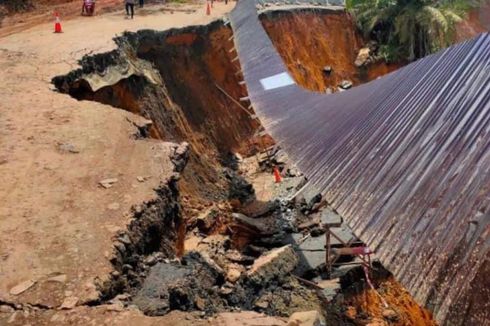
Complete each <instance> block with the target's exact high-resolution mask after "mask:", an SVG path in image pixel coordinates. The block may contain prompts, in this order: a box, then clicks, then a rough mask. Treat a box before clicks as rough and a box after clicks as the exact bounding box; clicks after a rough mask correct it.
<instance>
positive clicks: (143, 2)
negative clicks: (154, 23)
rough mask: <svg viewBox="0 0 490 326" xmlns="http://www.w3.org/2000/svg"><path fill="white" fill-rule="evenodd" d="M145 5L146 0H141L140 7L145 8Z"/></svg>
mask: <svg viewBox="0 0 490 326" xmlns="http://www.w3.org/2000/svg"><path fill="white" fill-rule="evenodd" d="M144 5H145V0H140V8H143V6H144Z"/></svg>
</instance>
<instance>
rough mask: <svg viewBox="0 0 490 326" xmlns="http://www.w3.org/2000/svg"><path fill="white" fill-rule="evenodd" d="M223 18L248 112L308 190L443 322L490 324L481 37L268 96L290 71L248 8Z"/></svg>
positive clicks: (489, 47)
mask: <svg viewBox="0 0 490 326" xmlns="http://www.w3.org/2000/svg"><path fill="white" fill-rule="evenodd" d="M230 21H231V25H232V28H233V31H234V42H235V47H236V49H237V52H238V55H239V59H240V64H241V67H242V70H243V74H244V79H245V82H246V86H247V89H248V92H249V97H250V100H251V102H252V104H253V107H254V109H255V111H256V113H257V114H258V116H259V117H260V118H261V121H262V123H263V124H264V126H265V127H266V129H267V130H268V131H269V132H270V133H271V134H272V135H273V137H274V138H275V139H276V140H277V141H278V142H279V144H280V145H281V146H282V147H283V148H284V149H285V150H286V152H287V153H288V154H289V156H290V157H291V158H292V159H293V160H294V161H295V163H296V164H297V165H298V167H299V168H300V169H301V170H302V171H303V172H304V173H305V175H306V176H308V178H309V184H310V186H314V187H317V188H318V189H320V190H321V191H322V193H324V194H325V196H326V198H327V200H328V201H329V202H330V203H331V205H332V206H333V207H334V208H336V209H337V210H338V211H339V213H340V214H341V215H343V217H344V218H345V219H346V221H347V222H348V224H349V226H350V227H351V228H352V229H353V230H354V232H355V234H356V235H357V236H358V237H360V239H362V240H363V241H364V242H366V243H367V244H368V245H369V246H370V248H371V249H372V250H375V251H376V252H377V254H378V256H379V257H380V260H381V262H382V263H383V265H384V266H385V267H386V268H387V269H389V270H390V271H391V272H392V273H393V274H394V275H395V277H396V278H397V279H398V280H399V281H400V282H401V283H402V284H403V285H404V286H405V287H406V288H407V289H408V290H409V291H410V293H411V294H412V295H413V296H414V297H415V299H416V300H417V301H418V302H419V303H420V304H422V305H424V306H426V307H428V308H429V309H430V310H431V311H433V313H434V316H435V318H436V319H437V320H438V321H439V322H440V323H441V324H447V325H488V324H490V316H489V314H490V306H489V305H490V303H489V301H490V295H489V291H490V284H489V283H490V277H489V276H488V275H489V274H488V273H489V272H490V264H489V257H490V253H489V246H490V241H489V233H490V36H489V35H488V34H483V35H481V36H479V37H477V38H475V39H473V40H470V41H467V42H464V43H461V44H458V45H456V46H453V47H451V48H448V49H446V50H444V51H441V52H439V53H437V54H434V55H431V56H428V57H426V58H423V59H421V60H418V61H416V62H414V63H412V64H410V65H408V66H406V67H404V68H402V69H399V70H397V71H396V72H393V73H391V74H388V75H386V76H384V77H382V78H379V79H377V80H375V81H372V82H370V83H367V84H364V85H361V86H358V87H354V88H352V89H350V90H348V91H345V92H342V93H335V94H331V95H326V94H320V93H313V92H309V91H307V90H304V89H302V88H300V87H299V86H297V85H296V84H294V83H293V84H289V83H287V82H280V83H278V84H277V85H279V87H272V88H268V89H265V88H264V86H263V85H264V83H263V82H262V83H261V81H263V80H264V79H265V80H267V81H270V80H271V79H267V78H271V77H273V76H282V77H281V80H284V79H283V78H284V73H288V70H287V68H286V66H285V64H284V63H283V62H282V60H281V58H280V56H279V55H278V53H277V52H276V50H275V48H274V46H273V44H272V43H271V41H270V39H269V37H268V36H267V34H266V32H265V31H264V29H263V27H262V25H261V24H260V22H259V20H258V17H257V11H256V8H255V1H252V0H240V1H239V2H238V3H237V6H236V7H235V9H234V10H233V11H232V13H231V14H230ZM312 28H314V27H312ZM272 80H274V79H272ZM286 80H287V78H286Z"/></svg>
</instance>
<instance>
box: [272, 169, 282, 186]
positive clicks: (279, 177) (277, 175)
mask: <svg viewBox="0 0 490 326" xmlns="http://www.w3.org/2000/svg"><path fill="white" fill-rule="evenodd" d="M274 178H275V179H276V183H281V179H282V178H281V174H280V173H279V170H278V169H277V166H275V167H274Z"/></svg>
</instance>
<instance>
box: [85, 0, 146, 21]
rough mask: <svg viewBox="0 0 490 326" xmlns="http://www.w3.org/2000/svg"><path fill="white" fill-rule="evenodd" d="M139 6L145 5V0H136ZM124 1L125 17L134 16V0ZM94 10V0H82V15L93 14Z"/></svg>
mask: <svg viewBox="0 0 490 326" xmlns="http://www.w3.org/2000/svg"><path fill="white" fill-rule="evenodd" d="M138 1H139V5H140V8H143V6H144V5H145V0H138ZM125 3H126V17H128V18H129V17H131V19H133V17H134V5H135V3H136V0H125ZM94 11H95V0H83V5H82V15H84V14H85V15H90V16H91V15H93V14H94Z"/></svg>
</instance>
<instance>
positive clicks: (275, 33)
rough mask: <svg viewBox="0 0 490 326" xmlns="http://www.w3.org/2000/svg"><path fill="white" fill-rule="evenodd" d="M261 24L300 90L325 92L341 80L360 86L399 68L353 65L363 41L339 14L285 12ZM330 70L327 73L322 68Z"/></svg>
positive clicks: (271, 14) (270, 15) (272, 14)
mask: <svg viewBox="0 0 490 326" xmlns="http://www.w3.org/2000/svg"><path fill="white" fill-rule="evenodd" d="M261 20H262V24H263V26H264V28H265V30H266V32H267V33H268V35H269V37H270V38H271V40H272V42H273V44H274V45H275V47H276V49H277V51H278V52H279V54H280V55H281V57H282V59H283V60H284V62H285V63H286V65H287V67H288V69H289V71H290V73H291V75H292V76H293V78H294V79H295V81H296V82H297V83H298V84H299V85H300V86H302V87H304V88H306V89H310V90H313V91H319V92H325V91H326V90H327V88H330V89H331V90H336V89H337V86H338V85H339V84H340V83H341V82H342V81H343V80H349V81H351V82H352V83H353V84H354V85H359V84H362V83H365V82H368V81H370V80H373V79H376V78H377V77H379V76H382V75H385V74H387V73H389V72H391V71H393V70H396V69H398V68H399V67H400V65H397V64H389V65H388V64H386V63H385V62H384V61H378V62H376V63H373V64H370V65H368V66H367V67H356V65H355V64H354V62H355V60H356V57H357V54H358V52H359V49H360V48H361V47H363V46H364V41H363V39H362V38H361V36H360V34H359V33H358V32H357V31H356V28H355V25H354V22H353V19H352V17H351V16H350V15H349V14H348V13H346V12H345V11H342V10H310V9H301V10H294V11H291V10H288V11H274V12H266V13H264V14H262V15H261ZM326 66H330V67H331V68H332V70H331V72H330V73H326V72H325V71H324V68H325V67H326Z"/></svg>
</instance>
